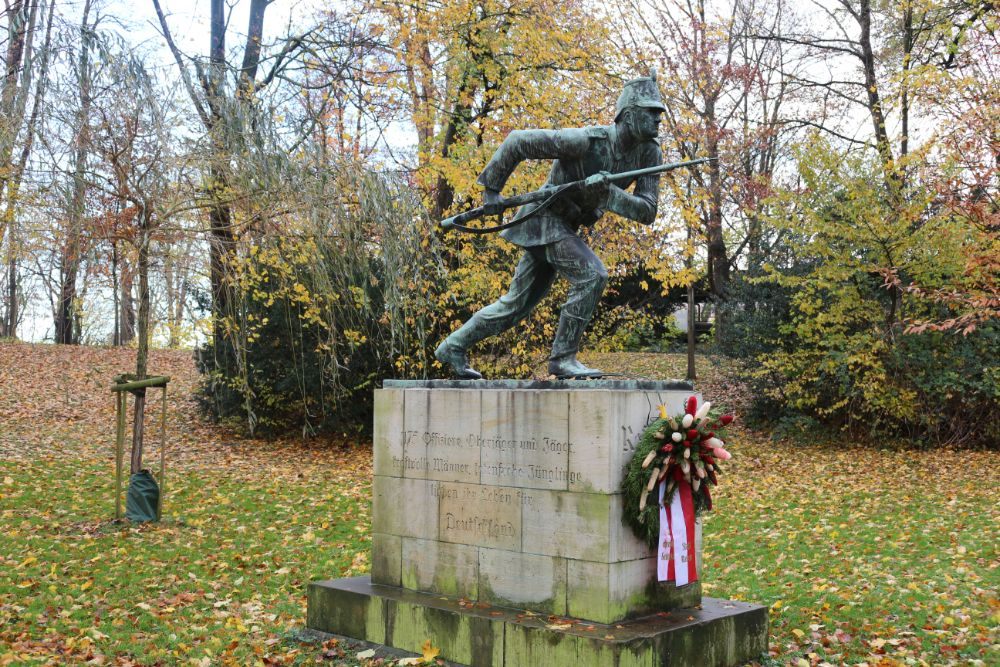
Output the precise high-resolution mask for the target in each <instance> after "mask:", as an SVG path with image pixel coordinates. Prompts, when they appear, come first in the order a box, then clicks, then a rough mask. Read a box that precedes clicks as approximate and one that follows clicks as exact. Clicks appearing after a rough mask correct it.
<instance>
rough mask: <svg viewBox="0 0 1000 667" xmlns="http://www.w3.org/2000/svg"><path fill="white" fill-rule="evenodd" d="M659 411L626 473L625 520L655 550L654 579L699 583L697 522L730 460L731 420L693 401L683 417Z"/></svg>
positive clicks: (623, 485) (624, 491)
mask: <svg viewBox="0 0 1000 667" xmlns="http://www.w3.org/2000/svg"><path fill="white" fill-rule="evenodd" d="M659 409H660V416H659V419H657V420H656V421H654V422H653V423H652V424H650V425H649V426H648V427H646V430H645V431H643V433H642V437H641V438H640V439H639V443H638V444H637V445H636V448H635V454H634V456H633V457H632V460H631V461H630V462H629V464H628V468H627V470H626V472H625V480H624V481H623V482H622V491H623V493H624V495H625V503H624V504H625V521H626V523H627V524H628V525H629V527H631V528H632V530H633V532H635V534H636V536H637V537H639V539H641V540H642V541H643V542H645V543H646V544H648V545H649V546H650V548H653V549H656V550H657V579H659V580H660V581H673V582H675V583H676V585H678V586H682V585H684V584H687V583H690V582H693V581H697V579H698V573H697V565H696V558H695V518H696V517H697V515H698V514H699V513H701V512H702V511H704V510H710V509H712V494H711V492H710V491H709V487H710V486H711V485H717V484H718V483H719V480H718V475H719V472H720V470H719V461H727V460H729V459H730V458H731V457H732V455H731V454H730V453H729V452H728V451H727V450H726V449H725V444H726V443H725V437H726V427H727V426H729V424H731V423H732V421H733V416H732V415H728V414H726V415H718V414H715V413H713V412H711V409H712V404H711V403H710V402H706V403H704V404H702V405H701V407H698V399H697V398H696V397H694V396H692V397H690V398H689V399H688V400H687V403H686V405H685V409H684V414H683V415H679V416H673V417H672V416H669V415H668V414H667V409H666V407H665V406H662V405H661V406H659Z"/></svg>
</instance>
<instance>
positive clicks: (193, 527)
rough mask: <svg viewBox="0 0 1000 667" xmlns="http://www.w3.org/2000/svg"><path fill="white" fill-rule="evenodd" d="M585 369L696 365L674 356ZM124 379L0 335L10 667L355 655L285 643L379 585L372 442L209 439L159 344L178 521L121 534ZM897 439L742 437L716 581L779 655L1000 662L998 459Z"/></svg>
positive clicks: (1, 550)
mask: <svg viewBox="0 0 1000 667" xmlns="http://www.w3.org/2000/svg"><path fill="white" fill-rule="evenodd" d="M586 361H587V362H588V363H591V364H593V365H598V366H601V367H603V368H605V369H606V370H615V371H618V372H622V373H625V374H629V375H635V376H643V377H677V376H680V375H683V370H684V359H683V357H680V356H674V355H646V354H643V355H638V354H636V355H630V354H629V355H592V356H590V357H588V358H587V359H586ZM131 364H132V354H131V353H130V352H128V351H122V350H109V349H95V348H66V347H58V346H29V345H20V344H10V343H0V665H8V664H74V663H88V662H89V663H90V664H106V665H111V664H120V665H127V664H143V665H152V664H160V665H174V664H201V665H215V664H233V665H244V664H254V663H256V664H306V663H309V664H311V663H314V662H316V661H319V662H327V663H328V664H329V662H335V663H343V664H349V663H353V662H356V660H357V658H356V653H353V652H351V651H348V653H347V654H346V655H344V654H343V648H344V647H342V646H337V645H335V644H333V643H328V644H327V645H325V646H318V645H314V644H309V643H304V642H300V641H298V640H297V638H296V636H295V631H296V630H297V629H298V628H300V627H301V625H302V623H303V620H304V616H305V610H304V607H305V597H304V591H305V586H306V583H307V582H308V581H309V580H311V579H316V578H328V577H339V576H347V575H352V574H356V573H361V572H365V571H367V568H368V556H367V550H368V548H369V545H370V542H369V537H368V533H369V524H370V517H369V507H370V506H369V502H368V495H369V490H370V486H369V478H370V474H371V465H370V463H371V462H370V451H371V450H370V447H369V446H368V445H367V444H366V443H357V444H353V445H345V444H344V443H338V442H329V441H328V442H323V443H315V442H314V443H312V444H308V445H303V444H301V443H299V442H298V441H297V440H294V439H290V440H285V441H279V442H273V443H266V442H262V441H252V440H245V439H241V438H239V437H237V436H235V435H234V434H232V433H230V432H228V431H226V430H225V429H222V428H219V427H215V426H211V425H207V424H204V423H202V422H201V421H200V420H199V419H198V418H197V412H196V409H195V405H194V403H193V402H192V401H191V399H190V398H189V397H190V390H191V387H192V386H193V385H194V383H195V382H196V380H197V378H196V375H195V372H194V368H193V362H192V360H191V358H190V354H189V353H185V352H156V353H154V356H153V361H152V363H151V368H152V369H153V370H154V371H155V372H158V373H164V374H167V375H170V376H172V378H173V380H172V382H171V385H170V395H171V399H170V409H169V417H168V421H169V423H170V428H171V433H170V440H169V444H168V469H167V475H168V477H167V487H168V489H167V494H168V496H167V504H166V506H165V521H164V522H162V523H161V524H159V525H155V526H145V527H141V528H136V527H128V526H120V525H116V524H113V523H110V522H109V521H108V519H109V518H110V517H111V515H112V513H113V509H114V504H113V457H112V440H113V438H112V425H113V403H112V398H111V394H110V392H109V391H108V385H109V383H110V380H111V378H112V377H113V376H114V375H115V374H117V373H119V372H122V371H126V370H128V368H129V366H130V365H131ZM699 376H700V377H702V379H701V380H700V381H699V383H698V384H699V388H700V389H701V390H702V391H703V392H704V393H705V395H706V397H713V398H719V397H720V396H721V395H726V396H732V397H736V398H737V399H739V398H741V393H740V388H739V386H738V384H736V383H734V382H733V381H732V380H730V379H729V378H728V376H727V367H726V365H725V364H720V363H716V362H713V361H712V360H710V359H705V358H700V359H699ZM739 403H740V402H739V400H737V405H736V407H737V408H738V407H739ZM150 428H151V429H152V432H153V433H155V432H156V431H155V426H154V425H152V424H151V425H150ZM151 435H152V434H151ZM151 440H152V441H153V443H154V444H155V441H156V438H155V437H151ZM884 444H885V447H884V448H882V449H879V448H877V447H871V446H868V447H860V446H850V445H847V446H845V445H840V446H833V445H831V444H829V443H810V442H806V443H793V442H772V441H771V440H770V439H769V438H768V437H767V434H764V433H752V432H746V431H743V432H741V433H740V440H739V442H738V444H735V445H734V446H733V447H732V448H731V449H732V450H733V453H734V455H735V456H734V459H733V461H731V462H730V465H729V466H728V467H727V472H726V475H725V477H724V478H723V479H722V481H721V483H722V485H721V486H720V487H719V490H718V493H717V494H716V499H717V503H716V511H715V512H713V513H712V514H710V515H709V516H708V517H707V519H706V523H705V562H706V568H705V570H706V571H705V572H704V580H705V589H706V593H707V594H708V595H712V596H715V597H731V598H738V599H743V600H752V601H757V602H761V603H764V604H767V605H768V606H769V607H770V609H771V639H770V642H771V647H772V650H771V656H770V657H768V658H766V659H765V661H764V662H765V663H767V664H781V665H784V664H793V665H816V664H824V663H826V664H833V665H838V664H852V665H857V664H861V663H866V664H868V665H897V664H898V665H906V664H917V665H921V664H923V665H948V664H956V665H957V664H982V665H995V664H1000V636H998V626H1000V601H998V593H997V590H998V584H1000V573H998V565H1000V558H998V553H997V545H998V543H1000V539H998V537H1000V535H998V533H1000V530H998V526H1000V510H998V500H1000V491H998V490H997V489H998V485H1000V465H998V464H997V462H996V461H995V458H994V457H993V456H992V455H991V454H989V453H988V452H969V451H938V452H934V453H916V452H906V451H900V450H898V449H896V448H894V447H892V444H893V443H884ZM157 457H158V450H157V448H156V447H155V446H152V447H151V449H150V451H149V459H148V460H149V462H150V463H154V462H155V461H156V459H157ZM429 639H432V640H433V638H429ZM443 657H445V658H447V656H443ZM345 661H346V662H345Z"/></svg>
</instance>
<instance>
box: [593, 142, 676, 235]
mask: <svg viewBox="0 0 1000 667" xmlns="http://www.w3.org/2000/svg"><path fill="white" fill-rule="evenodd" d="M662 162H663V155H662V153H661V152H660V147H659V146H658V145H655V144H653V143H648V144H645V145H644V147H643V165H642V166H643V167H655V166H657V165H659V164H661V163H662ZM659 198H660V175H659V174H652V175H649V176H642V177H640V178H639V179H638V180H637V181H636V182H635V188H633V190H632V193H631V194H630V193H628V192H626V191H625V190H624V189H622V188H620V187H618V186H617V185H615V184H613V183H612V184H611V185H610V186H609V188H608V204H607V209H608V210H609V211H611V212H612V213H617V214H618V215H620V216H622V217H624V218H628V219H629V220H635V221H636V222H641V223H642V224H644V225H649V224H652V222H653V221H654V220H656V203H657V201H658V200H659Z"/></svg>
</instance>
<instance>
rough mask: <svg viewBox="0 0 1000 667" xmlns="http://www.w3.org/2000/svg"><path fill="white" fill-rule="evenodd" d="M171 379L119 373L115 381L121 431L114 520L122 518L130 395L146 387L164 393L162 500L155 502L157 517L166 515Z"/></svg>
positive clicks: (158, 477)
mask: <svg viewBox="0 0 1000 667" xmlns="http://www.w3.org/2000/svg"><path fill="white" fill-rule="evenodd" d="M168 382H170V378H169V377H167V376H166V375H154V376H151V377H147V378H144V379H142V380H137V379H135V376H134V375H128V374H123V375H118V376H116V377H115V383H114V384H113V385H111V391H112V392H113V393H114V394H115V421H116V423H117V425H118V432H117V435H116V437H115V520H116V521H117V520H119V519H121V518H122V463H123V461H122V460H123V458H124V456H125V429H126V427H125V418H126V414H125V413H126V411H127V409H128V394H129V393H132V394H136V395H138V394H139V393H140V392H145V391H146V389H151V388H154V387H159V388H160V389H161V390H162V394H163V407H162V409H161V410H160V474H159V475H158V476H157V480H156V482H157V484H158V486H159V487H160V499H159V502H158V503H157V504H156V520H157V521H159V520H160V517H161V516H162V514H163V499H164V496H165V489H166V477H165V475H166V461H167V383H168Z"/></svg>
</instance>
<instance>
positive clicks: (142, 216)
mask: <svg viewBox="0 0 1000 667" xmlns="http://www.w3.org/2000/svg"><path fill="white" fill-rule="evenodd" d="M151 214H152V212H151V211H149V210H148V209H146V208H140V210H139V216H138V217H139V221H140V229H139V322H138V334H137V335H138V349H137V351H136V355H135V377H136V379H138V380H144V379H145V378H146V373H147V372H148V361H149V230H150V226H151V225H150V222H151V221H150V215H151ZM145 409H146V391H145V389H143V390H141V391H140V392H139V393H137V394H136V396H135V417H134V419H133V420H132V468H131V469H132V474H133V475H134V474H135V473H137V472H139V471H140V470H142V449H143V423H144V418H145Z"/></svg>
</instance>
